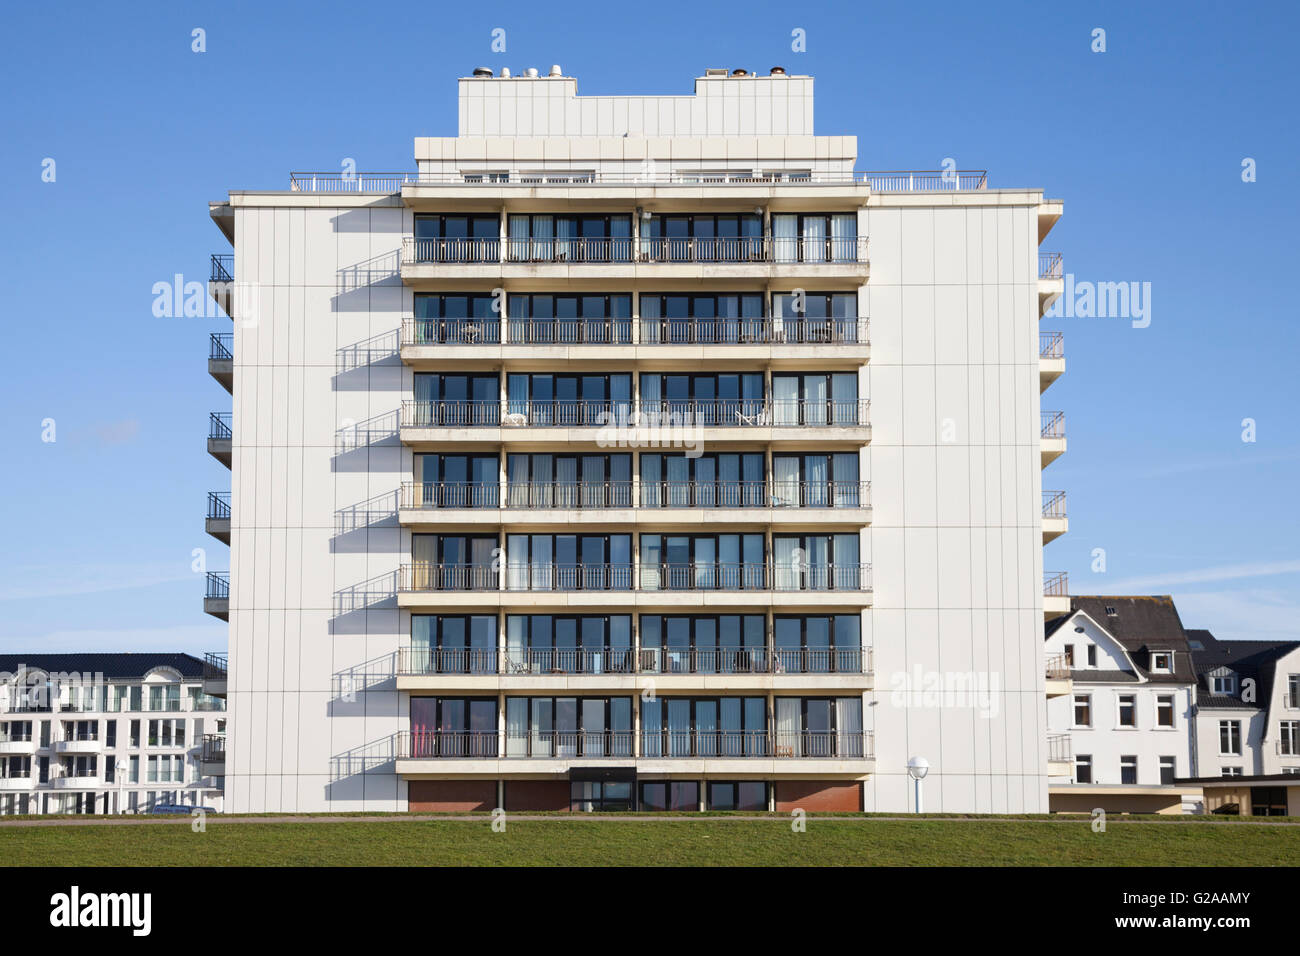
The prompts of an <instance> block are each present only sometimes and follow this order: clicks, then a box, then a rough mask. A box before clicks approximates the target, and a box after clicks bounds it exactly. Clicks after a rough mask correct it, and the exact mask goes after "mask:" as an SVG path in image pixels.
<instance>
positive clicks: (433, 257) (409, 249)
mask: <svg viewBox="0 0 1300 956" xmlns="http://www.w3.org/2000/svg"><path fill="white" fill-rule="evenodd" d="M500 261H501V239H500V237H498V236H492V237H490V238H466V239H417V238H415V237H412V236H405V237H404V238H403V239H402V263H403V264H404V265H418V264H426V263H444V264H448V265H476V264H486V263H491V264H496V263H499V262H500Z"/></svg>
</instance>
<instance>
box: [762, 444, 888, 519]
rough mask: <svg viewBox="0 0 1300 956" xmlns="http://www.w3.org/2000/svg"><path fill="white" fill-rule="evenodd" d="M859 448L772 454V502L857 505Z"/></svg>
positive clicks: (805, 505) (783, 504)
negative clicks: (855, 449) (857, 449)
mask: <svg viewBox="0 0 1300 956" xmlns="http://www.w3.org/2000/svg"><path fill="white" fill-rule="evenodd" d="M864 503H865V502H863V501H862V500H861V498H860V486H859V484H858V455H857V452H848V453H839V454H821V453H819V454H802V455H791V454H778V455H773V456H772V505H773V506H774V507H778V508H781V507H787V508H788V507H795V508H831V507H835V508H857V507H860V506H861V505H862V504H864Z"/></svg>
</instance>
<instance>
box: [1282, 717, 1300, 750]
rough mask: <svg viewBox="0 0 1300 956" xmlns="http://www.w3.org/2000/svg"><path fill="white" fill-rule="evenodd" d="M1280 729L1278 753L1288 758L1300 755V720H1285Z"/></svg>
mask: <svg viewBox="0 0 1300 956" xmlns="http://www.w3.org/2000/svg"><path fill="white" fill-rule="evenodd" d="M1278 729H1279V731H1280V733H1279V735H1278V753H1281V754H1283V755H1285V756H1288V757H1294V756H1296V755H1297V754H1300V720H1284V721H1282V724H1281V726H1280V727H1279V728H1278Z"/></svg>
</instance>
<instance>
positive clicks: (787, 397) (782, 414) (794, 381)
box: [772, 372, 863, 426]
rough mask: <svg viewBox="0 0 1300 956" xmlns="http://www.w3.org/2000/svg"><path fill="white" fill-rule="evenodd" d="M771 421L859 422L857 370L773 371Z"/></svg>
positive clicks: (788, 422) (790, 422) (832, 423)
mask: <svg viewBox="0 0 1300 956" xmlns="http://www.w3.org/2000/svg"><path fill="white" fill-rule="evenodd" d="M772 422H773V424H776V425H786V426H790V425H814V426H825V425H836V426H847V425H859V424H863V423H862V422H860V421H859V408H858V373H857V372H831V373H824V372H822V373H813V372H805V373H802V374H796V373H787V372H782V373H774V374H773V375H772Z"/></svg>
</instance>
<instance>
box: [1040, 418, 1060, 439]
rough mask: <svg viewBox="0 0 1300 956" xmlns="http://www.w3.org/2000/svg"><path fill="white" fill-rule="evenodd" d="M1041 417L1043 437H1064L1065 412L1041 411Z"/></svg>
mask: <svg viewBox="0 0 1300 956" xmlns="http://www.w3.org/2000/svg"><path fill="white" fill-rule="evenodd" d="M1042 417H1043V418H1042V423H1043V430H1042V436H1043V437H1044V438H1064V437H1065V412H1043V413H1042Z"/></svg>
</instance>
